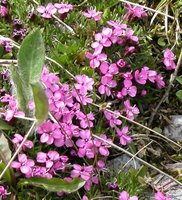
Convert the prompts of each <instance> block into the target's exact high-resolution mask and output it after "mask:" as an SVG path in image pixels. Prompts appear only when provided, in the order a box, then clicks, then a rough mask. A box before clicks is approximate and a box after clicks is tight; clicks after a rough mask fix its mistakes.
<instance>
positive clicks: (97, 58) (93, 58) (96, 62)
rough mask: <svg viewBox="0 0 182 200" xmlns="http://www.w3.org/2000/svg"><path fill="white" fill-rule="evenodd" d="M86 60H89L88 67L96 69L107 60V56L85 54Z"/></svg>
mask: <svg viewBox="0 0 182 200" xmlns="http://www.w3.org/2000/svg"><path fill="white" fill-rule="evenodd" d="M85 56H86V57H87V58H88V59H90V67H91V68H97V67H99V66H100V63H101V62H102V61H106V60H107V55H106V54H104V53H101V54H100V53H99V54H91V53H86V55H85Z"/></svg>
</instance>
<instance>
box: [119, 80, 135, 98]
mask: <svg viewBox="0 0 182 200" xmlns="http://www.w3.org/2000/svg"><path fill="white" fill-rule="evenodd" d="M136 93H137V87H136V86H133V85H132V82H131V81H130V80H124V87H123V89H122V90H121V95H122V96H127V95H129V96H130V97H135V96H136Z"/></svg>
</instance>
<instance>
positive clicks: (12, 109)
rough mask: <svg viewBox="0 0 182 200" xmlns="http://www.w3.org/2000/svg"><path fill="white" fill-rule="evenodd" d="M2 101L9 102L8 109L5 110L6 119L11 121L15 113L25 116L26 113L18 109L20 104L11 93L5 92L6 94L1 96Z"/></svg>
mask: <svg viewBox="0 0 182 200" xmlns="http://www.w3.org/2000/svg"><path fill="white" fill-rule="evenodd" d="M0 100H1V102H5V103H8V105H7V108H8V109H7V110H6V112H5V119H6V120H7V121H10V120H11V119H12V118H13V117H14V115H17V116H25V113H23V112H21V111H19V110H18V105H17V102H16V100H15V98H14V97H12V96H11V95H9V94H5V96H3V97H1V98H0Z"/></svg>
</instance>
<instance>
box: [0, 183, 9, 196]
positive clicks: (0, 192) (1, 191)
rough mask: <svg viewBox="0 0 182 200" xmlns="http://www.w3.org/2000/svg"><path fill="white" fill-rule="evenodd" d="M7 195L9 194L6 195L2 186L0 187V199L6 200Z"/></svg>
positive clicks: (6, 192)
mask: <svg viewBox="0 0 182 200" xmlns="http://www.w3.org/2000/svg"><path fill="white" fill-rule="evenodd" d="M9 194H10V193H8V191H7V189H6V188H5V187H4V186H3V185H0V198H2V199H6V197H7V196H8V195H9Z"/></svg>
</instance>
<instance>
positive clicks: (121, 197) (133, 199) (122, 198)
mask: <svg viewBox="0 0 182 200" xmlns="http://www.w3.org/2000/svg"><path fill="white" fill-rule="evenodd" d="M119 200H138V197H137V196H132V197H130V196H129V194H128V193H127V192H126V191H123V192H121V193H120V195H119Z"/></svg>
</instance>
